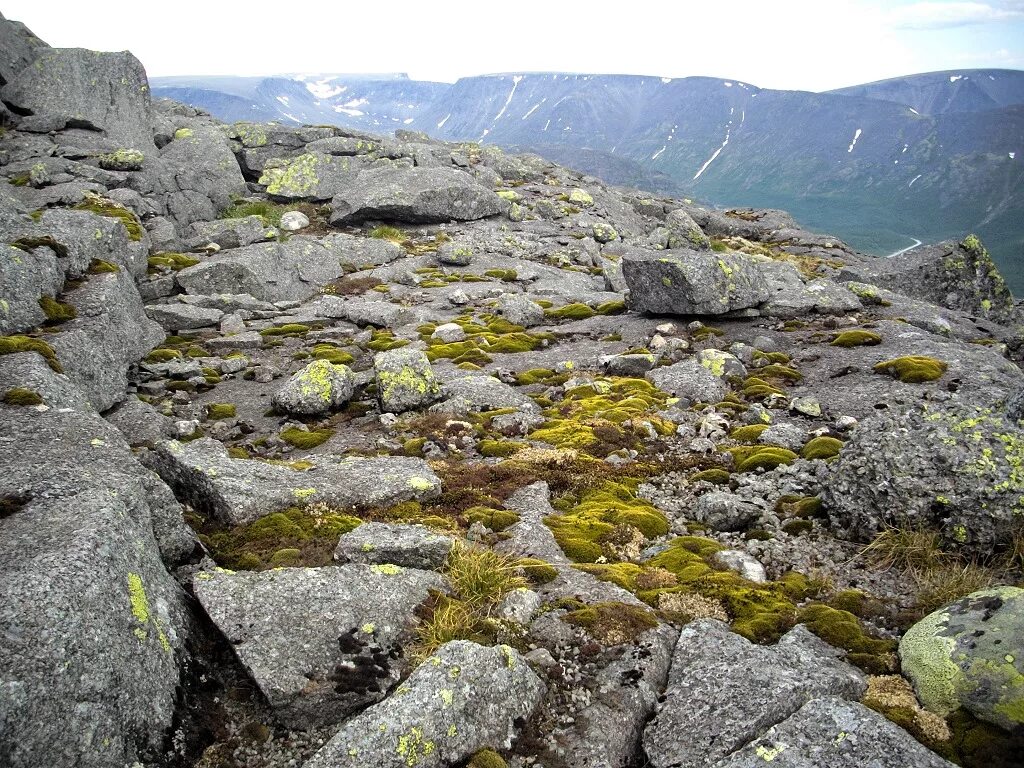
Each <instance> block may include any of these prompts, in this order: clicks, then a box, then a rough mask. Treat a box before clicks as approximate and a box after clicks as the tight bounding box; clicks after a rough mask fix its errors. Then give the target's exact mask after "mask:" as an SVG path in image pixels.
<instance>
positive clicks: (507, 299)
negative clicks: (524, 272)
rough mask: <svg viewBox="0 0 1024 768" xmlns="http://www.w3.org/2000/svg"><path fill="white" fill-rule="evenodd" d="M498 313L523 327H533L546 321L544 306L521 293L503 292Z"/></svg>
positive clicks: (499, 300)
mask: <svg viewBox="0 0 1024 768" xmlns="http://www.w3.org/2000/svg"><path fill="white" fill-rule="evenodd" d="M498 314H499V315H501V316H502V317H503V318H505V319H506V320H508V321H509V322H510V323H513V324H515V325H521V326H523V328H532V327H533V326H535V325H540V324H542V323H543V322H544V309H543V307H541V306H540V305H539V304H537V303H536V302H534V301H530V300H529V299H528V298H527V297H525V296H523V295H522V294H521V293H503V294H502V295H501V298H499V299H498Z"/></svg>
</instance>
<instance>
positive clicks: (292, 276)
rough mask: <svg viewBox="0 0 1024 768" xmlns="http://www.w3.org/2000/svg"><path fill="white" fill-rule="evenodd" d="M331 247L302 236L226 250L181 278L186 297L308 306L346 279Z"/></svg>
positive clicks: (179, 278)
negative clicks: (229, 296) (244, 297)
mask: <svg viewBox="0 0 1024 768" xmlns="http://www.w3.org/2000/svg"><path fill="white" fill-rule="evenodd" d="M341 274H342V272H341V266H340V265H339V263H338V260H337V259H336V258H335V257H334V256H333V254H332V253H331V252H330V250H328V249H327V248H326V247H324V246H323V245H321V244H320V243H319V242H317V241H315V240H310V239H306V238H304V237H301V236H297V237H292V238H289V239H288V240H286V241H284V242H276V241H275V242H270V243H258V244H256V245H249V246H246V247H244V248H236V249H233V250H230V251H222V252H220V253H218V254H217V255H215V256H212V257H210V258H209V259H207V260H205V261H204V262H203V263H202V264H197V265H196V266H194V267H188V268H187V269H183V270H181V271H180V272H178V273H177V278H176V279H177V281H178V285H180V286H181V287H182V288H183V289H184V290H185V292H186V293H190V294H202V295H209V294H215V293H233V294H238V293H247V294H249V295H250V296H253V297H254V298H256V299H258V300H260V301H269V302H277V301H304V300H305V299H308V298H310V297H311V296H313V295H314V294H316V293H318V292H319V291H320V289H321V288H323V287H324V286H325V285H327V284H328V283H329V282H331V281H332V280H337V279H338V278H339V277H341Z"/></svg>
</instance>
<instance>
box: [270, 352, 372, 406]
mask: <svg viewBox="0 0 1024 768" xmlns="http://www.w3.org/2000/svg"><path fill="white" fill-rule="evenodd" d="M354 390H355V377H354V376H353V374H352V370H351V369H350V368H349V367H348V366H347V365H332V364H331V363H329V362H328V361H326V360H314V361H313V362H312V363H310V364H309V365H307V366H306V367H305V368H303V369H302V370H301V371H299V372H298V373H296V374H295V375H294V376H292V377H291V378H290V379H288V381H287V383H286V384H285V385H284V386H283V387H281V389H279V390H278V391H277V392H276V393H275V394H274V397H273V400H272V402H273V404H274V407H275V408H277V409H279V410H281V411H284V412H285V413H290V414H294V415H297V416H324V415H326V414H328V413H330V412H331V411H333V410H335V409H337V408H340V407H341V406H343V405H344V404H345V403H347V402H348V401H349V400H351V399H352V392H353V391H354Z"/></svg>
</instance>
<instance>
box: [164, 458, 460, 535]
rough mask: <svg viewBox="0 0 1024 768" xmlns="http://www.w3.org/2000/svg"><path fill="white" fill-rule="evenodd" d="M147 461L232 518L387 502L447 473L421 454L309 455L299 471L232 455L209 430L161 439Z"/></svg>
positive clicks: (434, 491) (191, 496)
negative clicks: (205, 434)
mask: <svg viewBox="0 0 1024 768" xmlns="http://www.w3.org/2000/svg"><path fill="white" fill-rule="evenodd" d="M146 461H147V463H148V464H149V465H150V466H151V467H152V468H153V469H155V470H156V471H157V472H158V473H159V474H160V476H161V477H162V478H163V479H164V481H165V482H166V483H168V484H169V485H170V486H171V487H172V488H174V490H175V491H176V492H177V493H178V495H179V497H180V498H182V499H185V500H187V501H188V502H189V503H190V504H191V505H192V506H193V507H194V508H195V509H197V510H199V511H201V512H202V513H203V514H206V515H210V516H212V517H213V518H215V519H217V520H219V521H221V522H223V523H225V524H228V525H244V524H245V523H251V522H252V521H253V520H256V519H258V518H260V517H263V516H264V515H268V514H270V513H271V512H277V511H279V510H282V509H287V508H289V507H296V506H298V507H301V506H305V505H307V504H312V503H323V504H326V505H327V506H329V507H333V508H335V509H339V510H350V509H367V508H371V507H387V506H391V505H394V504H399V503H401V502H403V501H410V500H413V499H429V498H432V497H434V496H437V495H438V494H439V493H440V491H441V481H440V480H439V479H438V477H437V475H435V474H434V473H433V471H431V469H430V467H428V466H427V463H426V462H425V461H423V460H422V459H413V458H405V457H391V456H382V457H366V458H364V457H347V458H341V457H338V456H334V455H332V454H318V455H311V456H308V457H307V458H306V459H305V461H306V462H308V463H309V464H310V465H312V466H311V467H310V468H309V469H308V470H306V471H301V470H297V469H294V468H291V467H288V466H279V465H275V464H269V463H267V462H263V461H255V460H251V459H233V458H230V457H229V456H228V452H227V449H226V448H225V447H224V445H223V444H221V443H219V442H217V441H216V440H213V439H211V438H202V439H200V440H193V441H191V442H188V443H179V442H177V441H175V440H172V441H169V442H167V443H163V444H161V445H160V446H159V447H158V449H157V450H156V451H155V452H153V453H151V454H149V455H148V456H147V459H146Z"/></svg>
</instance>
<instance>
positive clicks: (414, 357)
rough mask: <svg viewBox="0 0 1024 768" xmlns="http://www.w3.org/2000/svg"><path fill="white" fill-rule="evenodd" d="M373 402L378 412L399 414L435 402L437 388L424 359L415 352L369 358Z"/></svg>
mask: <svg viewBox="0 0 1024 768" xmlns="http://www.w3.org/2000/svg"><path fill="white" fill-rule="evenodd" d="M373 369H374V374H375V376H376V381H377V400H378V402H379V403H380V407H381V410H382V411H385V412H387V413H402V412H403V411H412V410H415V409H417V408H423V407H425V406H427V405H430V404H431V403H432V402H434V401H435V400H437V399H438V398H439V397H440V395H441V386H440V384H439V383H438V381H437V377H436V376H435V375H434V369H433V368H432V367H431V365H430V361H429V360H428V359H427V356H426V355H425V354H424V353H423V352H421V351H419V350H418V349H405V348H403V349H392V350H388V351H387V352H379V353H378V354H377V355H376V356H375V357H374V358H373Z"/></svg>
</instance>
